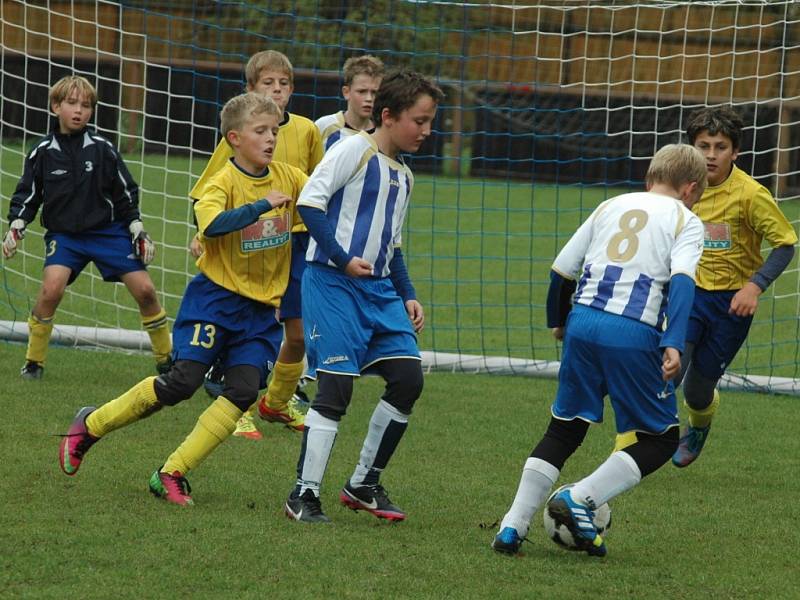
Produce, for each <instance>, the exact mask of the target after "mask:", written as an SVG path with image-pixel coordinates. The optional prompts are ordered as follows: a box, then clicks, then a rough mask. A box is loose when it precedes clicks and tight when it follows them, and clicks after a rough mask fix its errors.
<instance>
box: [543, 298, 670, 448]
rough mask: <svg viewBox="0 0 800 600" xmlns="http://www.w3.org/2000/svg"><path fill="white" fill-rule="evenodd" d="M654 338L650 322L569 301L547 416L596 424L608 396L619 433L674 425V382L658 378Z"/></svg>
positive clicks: (658, 352) (658, 355) (655, 333)
mask: <svg viewBox="0 0 800 600" xmlns="http://www.w3.org/2000/svg"><path fill="white" fill-rule="evenodd" d="M660 340H661V334H660V333H659V332H658V331H657V330H656V329H655V328H654V327H651V326H650V325H646V324H645V323H642V322H640V321H636V320H634V319H629V318H627V317H621V316H619V315H612V314H610V313H607V312H603V311H601V310H597V309H594V308H589V307H588V306H581V305H575V306H574V307H573V308H572V312H571V313H570V315H569V318H568V319H567V326H566V334H565V337H564V349H563V352H562V356H561V369H560V370H559V372H558V393H557V394H556V400H555V402H554V403H553V406H552V409H551V410H552V413H553V416H554V417H555V418H557V419H564V420H572V419H574V418H578V419H582V420H584V421H589V422H592V423H600V422H602V421H603V398H604V397H605V396H606V395H608V396H609V397H610V400H611V406H612V407H613V408H614V416H615V417H616V425H617V431H618V432H619V433H623V432H625V431H631V430H635V431H643V432H646V433H663V432H664V431H666V430H667V429H669V428H670V427H673V426H675V425H677V424H678V406H677V402H676V400H675V386H674V385H673V383H672V382H671V381H670V382H669V383H664V381H663V380H662V379H661V361H662V351H661V350H660V349H659V343H660Z"/></svg>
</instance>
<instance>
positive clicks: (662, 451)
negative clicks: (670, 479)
mask: <svg viewBox="0 0 800 600" xmlns="http://www.w3.org/2000/svg"><path fill="white" fill-rule="evenodd" d="M636 438H637V442H636V443H635V444H633V445H632V446H628V447H627V448H625V449H623V450H622V452H626V453H627V454H629V455H630V456H631V458H633V460H634V461H636V465H637V466H638V467H639V471H640V472H641V474H642V477H645V476H646V475H649V474H650V473H652V472H653V471H655V470H657V469H658V468H659V467H661V465H663V464H664V463H665V462H667V461H668V460H669V459H670V457H672V455H673V454H675V451H676V450H677V449H678V441H679V438H680V434H679V431H678V428H677V427H671V428H669V429H668V430H667V431H665V432H664V433H643V432H638V433H637V434H636Z"/></svg>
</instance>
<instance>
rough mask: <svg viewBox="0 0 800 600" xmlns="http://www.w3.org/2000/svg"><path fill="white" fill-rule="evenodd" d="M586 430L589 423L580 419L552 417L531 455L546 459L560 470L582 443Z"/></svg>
mask: <svg viewBox="0 0 800 600" xmlns="http://www.w3.org/2000/svg"><path fill="white" fill-rule="evenodd" d="M588 430H589V423H587V422H586V421H582V420H581V419H572V420H571V421H562V420H560V419H556V418H555V417H553V418H551V419H550V423H549V425H548V426H547V431H545V432H544V436H542V439H541V441H540V442H539V443H538V444H537V445H536V447H535V448H534V449H533V451H532V452H531V457H533V458H540V459H542V460H544V461H547V462H549V463H550V464H551V465H553V466H555V467H556V468H557V469H559V470H560V469H561V467H563V466H564V463H565V462H566V461H567V459H568V458H569V457H570V456H572V455H573V454H574V452H575V450H577V449H578V447H579V446H580V445H581V444H582V443H583V438H585V437H586V432H587V431H588Z"/></svg>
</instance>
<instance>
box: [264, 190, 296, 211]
mask: <svg viewBox="0 0 800 600" xmlns="http://www.w3.org/2000/svg"><path fill="white" fill-rule="evenodd" d="M264 200H266V201H267V202H269V205H270V206H271V207H272V208H278V207H279V206H283V205H284V204H286V203H287V202H291V201H292V199H291V198H290V197H289V196H287V195H286V194H284V193H283V192H279V191H277V190H273V191H271V192H269V193H268V194H267V195H266V196H265V197H264Z"/></svg>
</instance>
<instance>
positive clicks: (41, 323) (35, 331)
mask: <svg viewBox="0 0 800 600" xmlns="http://www.w3.org/2000/svg"><path fill="white" fill-rule="evenodd" d="M54 316H55V315H50V316H49V317H37V316H36V315H34V314H33V313H31V316H30V317H29V318H28V351H27V352H26V353H25V360H26V361H28V360H30V361H33V362H37V363H39V364H40V365H43V364H44V361H45V360H47V346H48V345H49V344H50V336H51V335H52V333H53V317H54Z"/></svg>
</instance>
